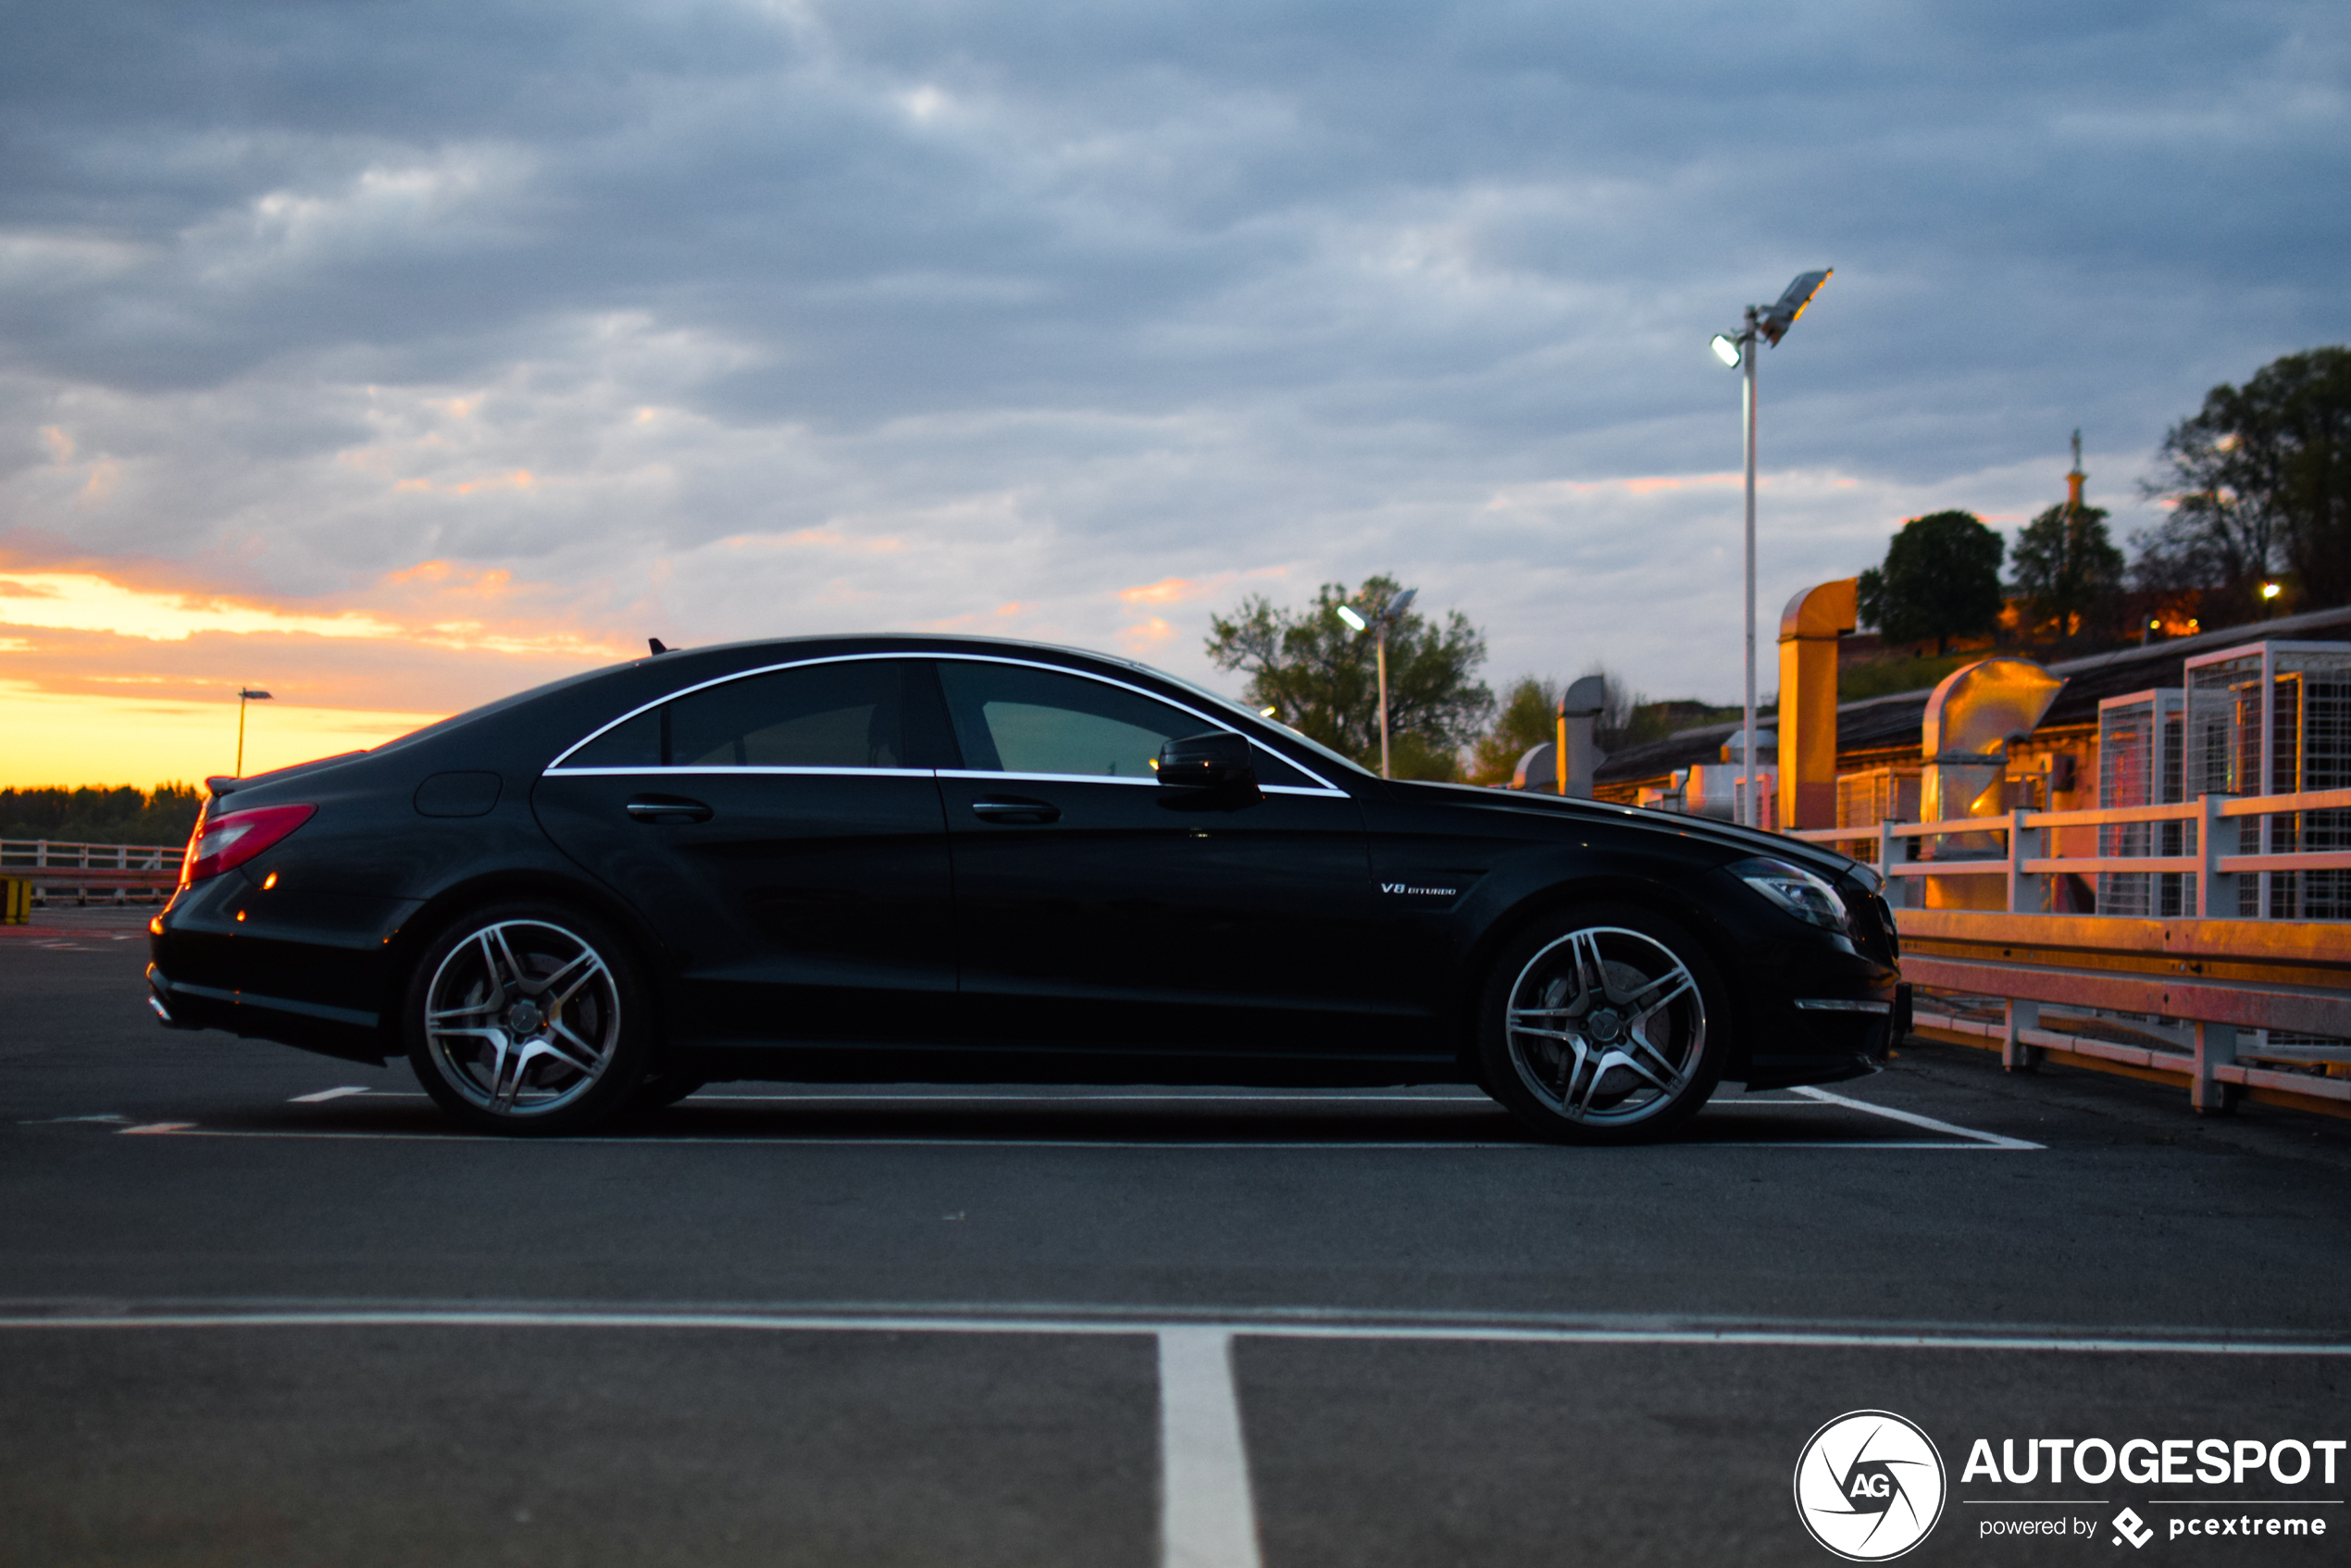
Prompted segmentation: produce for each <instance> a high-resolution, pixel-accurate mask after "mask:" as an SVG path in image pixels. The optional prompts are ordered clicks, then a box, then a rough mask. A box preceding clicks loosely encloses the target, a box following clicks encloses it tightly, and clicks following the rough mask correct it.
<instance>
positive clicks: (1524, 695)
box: [1469, 675, 1560, 784]
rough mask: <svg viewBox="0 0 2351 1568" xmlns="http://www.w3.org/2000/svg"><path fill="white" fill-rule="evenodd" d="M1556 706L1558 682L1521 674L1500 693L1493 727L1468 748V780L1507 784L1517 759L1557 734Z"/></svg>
mask: <svg viewBox="0 0 2351 1568" xmlns="http://www.w3.org/2000/svg"><path fill="white" fill-rule="evenodd" d="M1559 708H1560V687H1559V682H1557V681H1555V680H1539V679H1537V678H1535V677H1534V676H1531V675H1530V676H1524V677H1522V678H1520V679H1519V681H1518V683H1517V684H1516V685H1514V686H1512V687H1511V689H1510V691H1508V692H1507V693H1506V694H1505V695H1504V696H1503V698H1502V703H1501V706H1500V708H1499V710H1498V711H1497V712H1496V713H1495V715H1494V725H1493V728H1490V729H1488V730H1486V733H1485V734H1483V735H1481V736H1479V737H1478V738H1477V743H1476V744H1475V745H1474V746H1473V747H1472V748H1471V749H1470V762H1469V781H1470V782H1471V783H1473V784H1507V783H1509V782H1510V781H1511V775H1512V774H1514V773H1516V772H1517V771H1518V759H1519V758H1521V757H1523V756H1524V755H1525V754H1526V753H1528V752H1530V751H1532V750H1534V749H1535V748H1536V747H1537V746H1539V745H1541V744H1542V743H1543V742H1544V741H1546V740H1553V739H1555V738H1556V737H1557V735H1558V733H1559Z"/></svg>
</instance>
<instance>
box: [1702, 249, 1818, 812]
mask: <svg viewBox="0 0 2351 1568" xmlns="http://www.w3.org/2000/svg"><path fill="white" fill-rule="evenodd" d="M1833 270H1834V269H1833V268H1825V267H1824V268H1821V270H1819V271H1818V272H1800V273H1798V274H1797V277H1796V280H1795V281H1794V282H1792V283H1790V284H1789V285H1788V286H1787V290H1786V292H1784V293H1782V294H1781V295H1780V297H1779V299H1778V300H1777V301H1776V302H1774V303H1773V305H1769V306H1768V307H1767V306H1764V305H1748V307H1747V324H1746V325H1745V326H1744V327H1742V328H1740V330H1739V331H1738V334H1737V335H1736V336H1735V337H1734V336H1733V335H1732V334H1730V333H1728V332H1717V333H1715V334H1714V344H1713V347H1714V357H1715V358H1717V359H1719V360H1721V361H1722V362H1723V364H1724V365H1727V366H1734V367H1737V368H1738V369H1739V370H1740V371H1741V372H1743V375H1742V377H1741V380H1740V383H1739V387H1740V395H1739V402H1740V404H1741V408H1740V412H1741V413H1742V414H1743V415H1744V416H1745V421H1744V422H1745V424H1746V426H1747V439H1746V445H1747V703H1746V708H1745V714H1746V718H1745V721H1744V728H1743V729H1742V731H1741V738H1740V743H1741V745H1742V746H1743V747H1744V748H1745V754H1744V755H1742V756H1741V757H1740V759H1739V765H1740V768H1741V769H1742V770H1743V771H1744V772H1745V774H1746V776H1747V788H1746V789H1745V790H1738V791H1735V792H1734V794H1733V796H1732V801H1733V815H1734V816H1735V819H1736V820H1737V821H1738V822H1739V823H1740V824H1741V825H1743V826H1745V827H1748V828H1760V827H1762V826H1763V778H1762V776H1761V775H1760V774H1759V773H1758V772H1757V771H1756V761H1755V347H1756V343H1757V342H1758V341H1759V340H1760V341H1761V342H1769V343H1770V344H1772V345H1773V347H1774V348H1776V347H1778V346H1779V342H1780V340H1781V339H1782V338H1784V337H1785V336H1787V330H1788V329H1789V328H1790V327H1793V326H1795V325H1796V319H1797V317H1799V316H1802V315H1803V314H1804V307H1805V306H1806V305H1810V304H1811V303H1812V296H1813V295H1814V294H1817V293H1819V292H1821V285H1822V284H1823V283H1825V282H1827V281H1828V280H1829V276H1830V273H1831V272H1832V271H1833ZM1734 777H1736V776H1735V775H1734Z"/></svg>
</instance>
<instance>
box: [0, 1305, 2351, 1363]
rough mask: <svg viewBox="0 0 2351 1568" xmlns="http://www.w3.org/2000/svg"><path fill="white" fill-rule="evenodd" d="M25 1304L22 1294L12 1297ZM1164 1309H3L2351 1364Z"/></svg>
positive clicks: (2332, 1352)
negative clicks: (1186, 1333)
mask: <svg viewBox="0 0 2351 1568" xmlns="http://www.w3.org/2000/svg"><path fill="white" fill-rule="evenodd" d="M12 1304H14V1305H18V1306H21V1303H20V1302H19V1303H12ZM1166 1311H1169V1309H1165V1308H1149V1307H1146V1308H1138V1309H1135V1310H1134V1311H1133V1313H1131V1315H1114V1314H1110V1313H1101V1312H1099V1311H1098V1312H1094V1313H1091V1314H1090V1315H1088V1309H1086V1308H1082V1307H1073V1308H1067V1309H1063V1308H1059V1307H1042V1308H1023V1309H1021V1310H1019V1311H1014V1312H1005V1313H991V1312H989V1311H987V1310H986V1309H984V1308H983V1309H975V1310H971V1311H961V1310H959V1311H955V1312H952V1313H930V1312H924V1311H921V1310H918V1309H914V1308H902V1309H892V1308H874V1309H870V1310H847V1309H844V1310H838V1311H795V1310H790V1309H781V1308H779V1309H776V1310H768V1311H761V1310H749V1311H711V1312H700V1311H691V1310H684V1309H678V1310H670V1311H606V1310H602V1309H595V1308H556V1307H528V1306H517V1307H507V1308H496V1307H492V1308H461V1307H439V1306H434V1307H394V1306H364V1307H348V1308H248V1309H233V1310H231V1309H222V1310H218V1311H214V1310H204V1311H198V1310H180V1309H174V1310H157V1311H154V1312H147V1311H142V1310H138V1309H137V1308H136V1306H135V1304H118V1310H115V1311H110V1312H107V1313H86V1312H82V1313H55V1314H45V1313H25V1312H22V1311H17V1312H13V1313H6V1314H5V1315H0V1332H12V1331H24V1332H30V1331H32V1330H38V1329H56V1330H65V1329H139V1328H147V1329H166V1328H170V1329H199V1328H684V1329H715V1330H724V1331H729V1332H738V1333H765V1334H778V1333H854V1334H1039V1335H1088V1336H1096V1335H1134V1336H1143V1335H1151V1336H1157V1335H1160V1334H1164V1333H1168V1332H1171V1331H1176V1330H1208V1331H1211V1332H1213V1333H1217V1334H1222V1335H1225V1336H1229V1337H1231V1338H1256V1339H1323V1340H1358V1341H1367V1342H1369V1341H1381V1342H1399V1343H1401V1342H1406V1341H1412V1342H1418V1343H1454V1344H1485V1345H1568V1346H1575V1345H1655V1346H1664V1347H1676V1346H1692V1347H1698V1346H1714V1347H1720V1348H1727V1349H1738V1348H1742V1347H1745V1348H1754V1349H1764V1350H2022V1351H2036V1352H2037V1351H2046V1352H2051V1353H2058V1354H2078V1355H2100V1356H2108V1355H2163V1356H2222V1357H2228V1356H2255V1357H2262V1356H2267V1357H2272V1358H2275V1357H2297V1356H2299V1357H2317V1358H2320V1359H2326V1360H2343V1359H2351V1338H2345V1339H2338V1340H2326V1339H2283V1338H2276V1339H2272V1338H2260V1337H2258V1334H2252V1333H2244V1334H2238V1335H2236V1336H2234V1337H2229V1338H2222V1337H2218V1336H2202V1337H2200V1336H2198V1335H2196V1334H2195V1333H2185V1334H2183V1333H2182V1332H2181V1331H2180V1330H2179V1329H2177V1328H2137V1327H2132V1326H2128V1325H2096V1326H2087V1327H2081V1328H2073V1329H2068V1328H2062V1327H2044V1328H2042V1329H2040V1330H2038V1331H2036V1332H2029V1333H2026V1332H2017V1331H2013V1330H2009V1329H2002V1328H1997V1327H1984V1328H1970V1327H1964V1326H1951V1327H1908V1326H1903V1325H1885V1326H1879V1327H1859V1326H1853V1325H1848V1324H1840V1323H1837V1322H1835V1321H1825V1322H1821V1323H1819V1325H1817V1326H1807V1322H1808V1320H1802V1319H1796V1320H1785V1321H1780V1322H1774V1323H1773V1324H1771V1325H1767V1326H1756V1327H1732V1326H1727V1325H1726V1326H1722V1327H1706V1326H1694V1327H1682V1328H1643V1327H1635V1326H1608V1325H1601V1324H1594V1325H1588V1326H1585V1325H1574V1324H1549V1325H1546V1324H1525V1323H1512V1322H1434V1323H1432V1322H1424V1321H1420V1320H1418V1319H1415V1318H1411V1317H1397V1318H1388V1317H1383V1316H1380V1315H1379V1314H1377V1313H1351V1312H1319V1311H1312V1310H1309V1311H1303V1312H1298V1313H1266V1314H1265V1315H1263V1316H1251V1315H1250V1314H1249V1313H1248V1311H1247V1310H1241V1311H1236V1312H1233V1313H1230V1314H1229V1315H1218V1313H1217V1312H1216V1311H1215V1310H1213V1309H1212V1310H1209V1311H1203V1312H1198V1313H1192V1312H1184V1313H1182V1315H1180V1316H1169V1317H1155V1316H1153V1315H1151V1314H1152V1313H1154V1312H1166Z"/></svg>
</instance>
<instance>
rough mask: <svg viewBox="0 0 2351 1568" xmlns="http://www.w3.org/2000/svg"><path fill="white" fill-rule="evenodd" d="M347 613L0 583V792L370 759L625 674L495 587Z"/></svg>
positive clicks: (107, 587)
mask: <svg viewBox="0 0 2351 1568" xmlns="http://www.w3.org/2000/svg"><path fill="white" fill-rule="evenodd" d="M350 601H351V602H349V603H346V604H336V605H333V606H328V607H309V606H293V605H289V604H274V603H270V602H268V601H267V600H265V599H260V598H255V597H250V596H243V595H223V594H216V593H207V592H193V591H182V590H179V589H174V588H169V587H161V586H155V585H154V584H152V583H148V582H145V581H141V580H134V579H132V577H131V574H130V573H127V572H121V573H118V572H113V571H109V570H105V569H98V568H93V567H87V566H81V567H77V568H75V569H71V570H0V736H5V737H6V741H5V743H0V787H14V788H25V787H29V786H39V785H81V784H94V783H108V784H123V783H130V784H137V785H140V786H142V787H145V786H148V785H152V784H155V783H157V782H161V781H164V780H168V779H189V780H193V779H199V778H205V776H207V775H210V774H217V773H229V772H231V771H233V770H234V767H235V763H236V747H237V691H238V689H239V688H240V687H253V688H257V689H260V690H264V691H268V692H270V694H271V698H272V700H271V701H269V702H267V703H254V704H252V705H251V708H250V710H249V711H248V714H247V720H246V734H245V755H244V764H245V765H244V770H245V772H246V773H248V774H253V773H260V772H265V771H267V770H268V769H270V768H274V767H282V766H285V765H289V764H292V763H297V762H303V761H306V760H309V759H311V758H314V757H319V756H330V755H332V754H334V753H340V752H349V751H356V750H361V749H364V748H367V747H370V746H375V745H378V744H380V743H381V742H383V741H385V740H391V739H392V738H393V737H395V736H398V735H402V734H405V733H406V732H407V731H409V730H411V729H414V728H417V727H418V726H420V725H424V724H429V723H431V722H432V721H433V720H435V719H437V718H441V717H443V716H447V715H448V714H451V713H454V712H458V711H461V710H463V709H465V708H467V707H471V706H474V705H476V704H478V703H483V702H487V701H489V700H491V698H494V697H498V696H501V695H504V693H506V692H509V691H517V690H520V689H523V688H526V687H529V686H534V685H538V684H540V683H541V682H543V681H547V680H552V679H555V678H559V677H562V676H565V675H569V674H573V673H575V672H577V671H578V670H582V669H587V668H591V667H593V666H597V665H600V664H605V663H610V662H612V661H613V660H616V659H620V658H626V657H628V656H629V655H630V654H631V653H634V652H635V651H636V650H635V648H633V647H632V646H631V645H629V644H628V643H625V642H621V641H615V640H608V639H605V638H603V637H600V636H597V635H594V634H591V633H589V632H586V631H583V630H581V629H579V628H578V627H576V626H573V625H568V624H566V623H565V620H564V617H563V616H562V615H561V613H560V611H559V609H557V608H556V607H554V606H551V605H547V604H535V603H533V602H532V596H531V595H530V594H529V593H526V592H523V591H518V590H517V589H516V585H515V584H514V583H513V581H512V580H511V579H510V578H509V576H508V574H506V573H504V572H466V571H460V570H457V569H454V568H452V567H450V566H447V565H446V564H444V563H441V562H426V563H423V564H421V565H419V566H414V567H410V568H406V569H404V570H402V571H399V572H395V573H392V574H389V575H387V576H386V577H385V578H384V579H381V581H379V583H377V584H376V585H374V586H373V587H372V588H371V589H369V590H367V591H363V592H360V593H357V594H354V595H351V596H350Z"/></svg>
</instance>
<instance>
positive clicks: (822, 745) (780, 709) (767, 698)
mask: <svg viewBox="0 0 2351 1568" xmlns="http://www.w3.org/2000/svg"><path fill="white" fill-rule="evenodd" d="M931 681H932V677H931V675H930V672H929V670H928V668H927V666H926V665H925V663H924V662H923V661H920V660H914V659H843V660H837V661H833V662H829V663H825V664H814V665H799V666H792V667H790V668H788V669H777V670H768V671H765V672H764V673H761V674H757V675H746V676H741V677H738V678H735V679H732V680H726V681H721V682H719V683H718V684H716V685H715V686H705V687H703V688H702V689H700V690H699V691H689V692H686V693H684V694H683V695H681V696H678V697H675V698H672V699H671V700H670V701H668V702H666V703H663V704H661V705H660V706H659V707H657V708H652V709H648V710H647V711H645V712H644V713H641V714H638V715H636V716H634V717H631V718H629V719H628V720H627V721H626V722H624V723H621V724H619V725H616V726H615V727H614V728H611V729H608V730H606V731H604V732H603V734H602V735H599V736H597V737H596V738H595V739H594V740H591V741H590V742H588V744H586V745H584V746H582V747H580V748H579V749H578V751H576V752H574V753H571V755H570V756H568V757H566V758H565V759H564V765H565V766H566V767H626V768H639V767H647V768H650V767H682V768H692V769H695V770H696V771H703V770H706V769H711V768H735V767H742V768H802V767H806V768H930V767H938V766H941V765H951V766H952V765H953V760H954V759H953V758H952V754H949V753H947V748H946V736H945V724H944V722H943V716H940V715H939V703H938V697H937V694H936V691H935V689H934V687H933V686H932V684H931Z"/></svg>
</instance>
